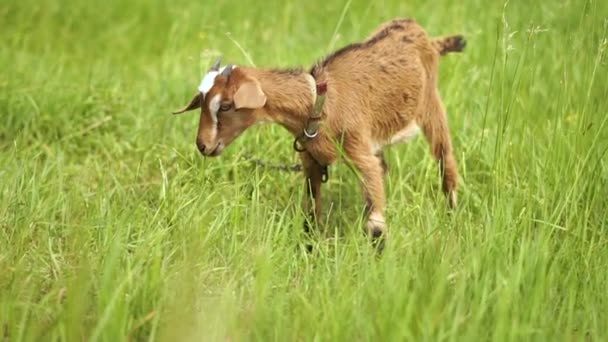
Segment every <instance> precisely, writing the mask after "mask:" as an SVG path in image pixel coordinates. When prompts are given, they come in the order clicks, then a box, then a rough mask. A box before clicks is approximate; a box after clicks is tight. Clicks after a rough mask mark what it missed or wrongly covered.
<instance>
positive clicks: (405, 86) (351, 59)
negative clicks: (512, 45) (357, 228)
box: [175, 19, 465, 239]
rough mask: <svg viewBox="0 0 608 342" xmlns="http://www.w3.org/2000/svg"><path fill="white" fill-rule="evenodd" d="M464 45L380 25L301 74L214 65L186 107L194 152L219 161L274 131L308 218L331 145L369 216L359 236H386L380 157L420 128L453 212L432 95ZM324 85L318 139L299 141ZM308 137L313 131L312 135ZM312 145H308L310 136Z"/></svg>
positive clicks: (444, 143) (445, 145) (314, 210)
mask: <svg viewBox="0 0 608 342" xmlns="http://www.w3.org/2000/svg"><path fill="white" fill-rule="evenodd" d="M464 46H465V41H464V39H463V38H462V36H452V37H447V38H439V39H430V38H429V37H428V35H427V34H426V32H425V31H424V29H423V28H422V27H421V26H420V25H418V24H417V23H415V22H414V21H413V20H409V19H397V20H393V21H391V22H388V23H385V24H383V25H382V26H381V27H379V28H378V30H377V31H376V32H375V33H373V34H372V35H371V36H370V37H369V38H368V39H367V40H365V41H363V42H360V43H355V44H351V45H348V46H346V47H344V48H342V49H340V50H338V51H336V52H335V53H333V54H331V55H330V56H328V57H327V58H325V59H324V60H323V61H321V62H320V63H318V64H316V65H315V66H314V67H313V68H312V70H311V71H310V73H307V72H305V71H303V70H272V69H258V68H251V67H233V66H226V67H224V68H222V69H220V68H219V64H218V65H216V66H215V67H213V68H212V69H211V71H210V72H209V74H207V76H206V77H205V79H204V80H203V82H202V83H201V86H200V87H199V92H197V93H196V95H195V97H194V99H193V100H192V101H191V103H190V104H189V105H187V106H186V107H184V108H183V109H181V110H179V111H177V112H175V113H176V114H177V113H183V112H185V111H188V110H192V109H195V108H199V107H200V108H201V116H200V124H199V130H198V136H197V140H196V144H197V146H198V149H199V150H200V152H201V153H202V154H203V155H206V156H217V155H219V154H220V153H221V152H222V150H223V149H224V148H225V147H226V146H228V145H229V144H230V143H231V142H232V141H234V139H235V138H237V137H238V136H239V135H240V134H241V133H242V132H243V131H244V130H245V129H247V128H248V127H250V126H251V125H253V124H254V123H256V122H261V121H268V122H276V123H279V124H280V125H282V126H283V127H285V128H286V129H287V130H289V131H290V132H291V133H292V134H293V135H294V136H295V137H297V138H303V139H299V140H298V141H299V142H300V145H301V147H302V148H303V151H302V152H301V153H300V156H301V159H302V164H303V167H304V173H305V176H306V189H307V191H308V192H307V193H308V194H309V195H310V196H312V198H313V199H314V206H313V203H311V201H307V208H308V212H310V214H311V215H313V217H318V216H319V215H320V210H321V184H322V181H323V178H324V176H325V174H324V172H325V171H324V170H325V167H326V166H328V165H330V164H332V163H333V162H334V161H336V159H337V157H338V146H337V142H341V143H342V147H343V150H344V151H345V152H346V155H347V156H348V158H349V159H350V160H351V161H352V163H353V165H354V166H355V167H356V168H357V169H358V171H359V172H360V175H361V180H362V181H361V186H362V190H363V194H364V197H365V203H366V210H367V214H368V221H367V225H366V228H367V232H368V233H369V234H370V236H371V237H372V238H373V239H377V238H379V237H381V236H383V235H384V234H385V231H386V226H385V219H384V208H385V194H384V184H383V174H384V173H385V172H386V163H385V162H384V158H383V154H382V150H383V148H384V147H385V146H388V145H391V144H394V143H397V142H401V141H407V140H408V139H410V138H412V137H414V136H415V135H416V133H418V131H419V130H420V129H422V132H423V133H424V135H425V136H426V138H427V140H428V142H429V144H430V146H431V151H432V153H433V156H434V157H435V158H436V159H437V161H438V163H439V169H440V172H441V176H442V180H443V192H444V193H445V194H446V196H447V199H448V203H449V205H450V207H454V206H456V197H457V196H456V187H457V178H458V171H457V165H456V161H455V159H454V155H453V152H452V143H451V139H450V132H449V128H448V122H447V117H446V112H445V109H444V106H443V103H442V101H441V98H440V96H439V91H438V88H437V78H438V62H439V56H440V55H445V54H447V53H448V52H459V51H462V50H463V48H464ZM318 84H326V85H327V92H326V94H325V96H326V100H325V102H324V105H323V107H322V110H321V112H320V113H319V114H320V116H321V120H320V128H319V130H318V134H316V135H315V134H310V133H309V134H308V135H309V137H304V136H303V132H304V130H305V129H307V127H310V126H308V122H309V117H310V116H311V113H312V112H313V107H314V104H315V102H316V100H317V96H318V95H320V94H317V87H316V85H318ZM313 133H314V132H313ZM310 136H314V137H310Z"/></svg>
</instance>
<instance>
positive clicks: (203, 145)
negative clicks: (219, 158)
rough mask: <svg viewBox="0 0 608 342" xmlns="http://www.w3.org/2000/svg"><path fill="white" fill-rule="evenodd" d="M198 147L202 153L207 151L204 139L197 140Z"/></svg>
mask: <svg viewBox="0 0 608 342" xmlns="http://www.w3.org/2000/svg"><path fill="white" fill-rule="evenodd" d="M196 147H198V150H199V151H201V153H203V154H204V153H205V144H203V142H202V141H200V140H197V141H196Z"/></svg>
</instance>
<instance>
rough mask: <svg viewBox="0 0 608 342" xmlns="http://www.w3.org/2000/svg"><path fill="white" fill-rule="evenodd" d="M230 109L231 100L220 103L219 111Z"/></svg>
mask: <svg viewBox="0 0 608 342" xmlns="http://www.w3.org/2000/svg"><path fill="white" fill-rule="evenodd" d="M231 109H232V103H231V102H227V103H222V104H221V105H220V111H221V112H227V111H229V110H231Z"/></svg>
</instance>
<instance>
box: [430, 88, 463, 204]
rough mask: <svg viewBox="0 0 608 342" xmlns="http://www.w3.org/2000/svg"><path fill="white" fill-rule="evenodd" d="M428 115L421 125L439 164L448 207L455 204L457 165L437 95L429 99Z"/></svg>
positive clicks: (442, 108)
mask: <svg viewBox="0 0 608 342" xmlns="http://www.w3.org/2000/svg"><path fill="white" fill-rule="evenodd" d="M430 107H431V108H430V109H429V110H431V112H430V114H431V115H430V116H429V117H428V119H427V122H425V123H424V125H423V131H424V135H425V136H426V139H427V141H428V142H429V145H430V147H431V152H432V153H433V156H434V157H435V159H436V160H437V162H438V164H439V171H440V173H441V182H442V190H443V193H444V194H445V195H446V197H447V200H448V205H449V206H450V208H455V207H456V204H457V197H458V196H457V192H456V191H457V187H458V166H457V164H456V159H455V158H454V152H453V150H452V139H451V137H450V129H449V127H448V120H447V115H446V112H445V109H444V106H443V103H442V102H441V99H439V96H438V95H437V96H435V98H434V99H433V101H431V106H430Z"/></svg>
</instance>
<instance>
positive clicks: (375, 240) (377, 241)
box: [370, 229, 386, 255]
mask: <svg viewBox="0 0 608 342" xmlns="http://www.w3.org/2000/svg"><path fill="white" fill-rule="evenodd" d="M370 235H371V239H372V246H373V247H374V249H375V250H376V253H378V255H381V254H382V252H383V251H384V247H385V244H386V234H384V231H383V230H382V229H372V230H371V231H370Z"/></svg>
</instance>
